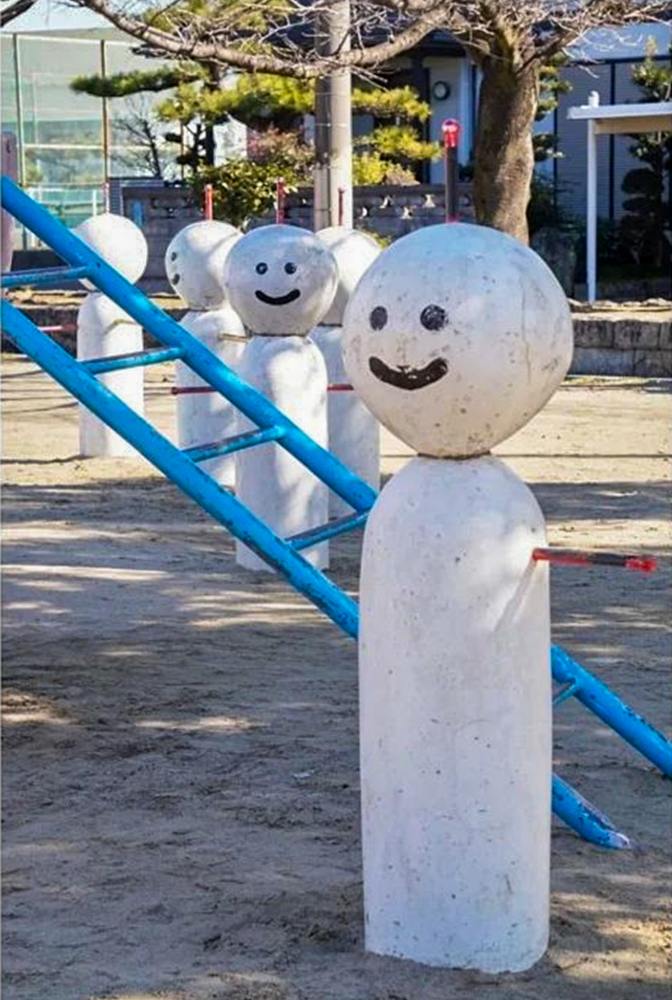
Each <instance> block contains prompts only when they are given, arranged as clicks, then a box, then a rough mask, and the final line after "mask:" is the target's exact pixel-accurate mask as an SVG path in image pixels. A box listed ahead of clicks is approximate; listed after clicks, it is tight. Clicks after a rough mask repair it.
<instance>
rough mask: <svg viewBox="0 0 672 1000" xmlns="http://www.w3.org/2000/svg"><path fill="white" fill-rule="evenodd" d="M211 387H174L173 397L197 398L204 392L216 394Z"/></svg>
mask: <svg viewBox="0 0 672 1000" xmlns="http://www.w3.org/2000/svg"><path fill="white" fill-rule="evenodd" d="M216 391H217V390H216V389H213V388H212V386H209V385H174V386H172V387H171V390H170V394H171V396H195V395H200V393H202V392H216Z"/></svg>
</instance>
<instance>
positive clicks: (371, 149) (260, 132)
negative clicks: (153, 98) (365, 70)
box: [71, 64, 441, 225]
mask: <svg viewBox="0 0 672 1000" xmlns="http://www.w3.org/2000/svg"><path fill="white" fill-rule="evenodd" d="M227 83H228V84H230V85H228V86H227ZM71 86H72V89H73V90H75V91H76V92H79V93H87V94H92V95H94V96H97V97H107V98H114V97H128V96H129V95H130V94H133V93H137V92H138V91H149V92H152V93H157V92H161V91H162V90H167V89H170V90H171V91H172V92H171V93H170V94H169V95H168V96H166V97H164V98H163V100H160V101H159V102H158V104H157V105H156V109H155V111H156V115H157V117H158V118H159V119H160V120H161V121H163V122H164V123H168V124H171V125H173V126H175V125H178V126H179V131H168V132H166V134H165V139H166V140H168V141H170V142H173V143H176V144H177V143H179V144H180V146H181V148H182V149H183V151H182V152H181V153H180V154H178V155H176V160H177V162H178V163H181V164H182V165H184V166H186V167H187V168H188V170H189V181H190V183H191V184H192V186H193V187H194V189H195V190H196V192H197V193H198V194H199V196H200V193H201V191H202V189H203V186H204V185H205V184H213V186H214V189H215V204H214V207H215V212H216V213H217V214H218V217H221V218H225V219H226V220H227V221H229V222H233V223H234V224H235V225H240V224H243V223H244V222H245V221H247V220H248V219H249V218H250V217H251V216H252V215H255V214H258V213H259V212H263V211H265V210H267V209H268V208H270V206H271V205H272V203H273V199H274V197H275V190H276V179H277V177H278V176H282V177H283V178H284V180H285V182H286V184H287V185H288V186H289V187H290V188H291V187H293V186H296V185H299V184H308V183H310V182H311V172H312V163H313V155H312V146H311V144H310V142H308V141H307V140H306V138H305V136H304V128H303V123H304V118H305V116H306V115H309V114H311V113H312V111H313V106H314V86H315V85H314V82H313V81H312V80H297V79H293V78H292V77H286V76H284V77H283V76H274V75H271V74H265V73H258V74H251V73H243V74H240V75H238V76H236V77H235V78H234V79H233V81H231V80H230V79H229V80H224V81H222V80H220V79H219V78H217V79H213V77H212V75H211V74H210V73H209V72H208V70H207V68H204V67H199V66H195V65H189V64H177V65H176V66H175V67H174V68H172V67H165V68H160V69H158V70H155V71H149V72H146V71H139V72H138V71H135V72H133V73H121V74H117V75H115V76H112V77H108V78H107V79H103V78H101V77H100V76H92V77H78V78H76V79H75V80H73V82H72V84H71ZM352 110H353V114H369V115H371V116H373V118H374V120H376V121H377V122H378V124H377V125H376V126H375V127H374V128H373V129H372V131H371V132H370V133H369V134H368V135H366V136H361V137H359V138H358V139H356V140H355V144H354V145H355V148H354V150H353V174H354V180H355V183H356V184H357V183H358V184H381V183H407V184H408V183H415V175H414V172H413V168H414V166H415V164H417V163H419V162H421V161H423V160H427V159H436V158H438V157H439V156H440V155H441V149H440V146H439V144H438V143H435V142H426V141H424V140H422V139H421V138H420V136H419V134H418V129H417V126H418V124H419V123H422V122H424V121H426V120H427V118H428V117H429V114H430V107H429V105H428V104H427V103H425V102H424V101H422V100H420V98H419V97H418V95H417V93H416V92H415V91H414V90H413V89H412V88H411V87H398V88H390V89H382V88H379V87H373V86H371V85H360V86H358V87H355V88H353V94H352ZM231 120H236V121H238V122H242V123H243V124H244V125H246V126H247V128H248V129H249V139H248V157H247V159H243V160H240V159H230V160H228V161H227V162H226V163H225V164H224V165H222V166H215V163H214V142H213V138H212V137H213V130H214V128H215V127H216V126H218V125H221V124H224V123H226V122H228V121H231ZM185 139H186V142H185Z"/></svg>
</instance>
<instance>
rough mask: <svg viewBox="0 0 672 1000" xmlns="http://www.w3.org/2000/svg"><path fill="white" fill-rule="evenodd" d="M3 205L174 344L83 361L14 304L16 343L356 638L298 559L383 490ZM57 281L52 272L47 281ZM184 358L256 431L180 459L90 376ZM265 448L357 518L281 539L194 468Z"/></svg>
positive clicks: (580, 825) (575, 688) (562, 795)
mask: <svg viewBox="0 0 672 1000" xmlns="http://www.w3.org/2000/svg"><path fill="white" fill-rule="evenodd" d="M2 204H3V208H5V209H6V210H7V211H8V212H10V213H11V214H12V215H14V216H15V218H17V219H18V220H19V221H20V222H21V223H23V224H24V225H25V226H26V227H27V228H29V229H30V230H31V231H32V232H34V233H35V234H36V235H37V236H38V237H39V238H40V239H41V240H42V241H43V242H44V243H46V244H47V245H49V246H51V247H52V249H53V250H55V251H56V253H58V254H59V256H61V257H62V258H63V259H64V260H65V261H66V262H67V263H68V265H69V268H64V269H54V270H59V271H60V273H61V276H62V275H63V274H64V273H66V272H67V273H68V274H69V275H70V277H72V275H73V273H74V271H77V272H78V274H79V276H81V275H82V274H85V275H86V276H87V277H88V278H89V280H90V281H91V282H93V284H94V285H95V286H96V287H97V288H98V289H100V290H101V291H103V292H104V293H105V294H107V295H108V296H109V297H110V298H111V299H113V300H114V301H115V302H116V303H117V304H118V305H120V306H121V307H122V308H123V309H124V310H125V311H126V312H127V313H128V314H129V315H131V316H132V317H133V318H134V319H135V320H137V322H139V323H140V324H142V325H143V326H144V327H145V328H146V329H147V330H148V331H149V332H150V333H151V334H153V336H154V337H156V338H157V339H158V340H159V341H160V342H162V343H163V344H165V345H167V346H166V347H164V348H162V349H159V350H154V351H148V352H143V353H142V354H134V355H123V356H119V357H117V358H103V359H100V360H94V361H88V362H78V361H76V360H75V359H74V358H72V357H71V356H70V355H69V354H68V353H67V352H66V351H64V350H63V349H62V348H61V347H59V346H58V345H57V344H56V343H54V342H53V341H52V340H51V339H50V338H49V337H48V336H46V335H45V334H43V333H42V332H41V331H39V330H38V329H37V327H35V326H34V324H33V323H32V322H31V321H30V320H29V319H27V318H26V317H25V316H24V315H23V314H22V313H20V312H19V311H18V310H17V309H16V308H15V307H14V306H12V305H11V304H10V303H8V302H6V301H3V303H2V323H3V327H4V329H5V332H6V333H7V335H8V336H9V338H10V339H11V340H13V341H14V342H15V344H16V345H17V346H18V347H19V348H20V350H21V351H23V352H24V353H25V354H27V355H28V356H29V357H31V358H32V359H33V360H34V361H35V362H36V363H37V364H39V365H40V366H41V367H42V368H44V369H45V371H47V372H48V373H49V374H50V375H52V376H53V377H54V378H55V379H56V380H57V381H58V382H60V383H61V385H63V386H64V387H65V388H66V389H67V390H68V391H69V392H71V393H72V395H74V396H75V397H76V398H77V399H79V400H80V401H81V402H82V403H84V404H85V405H86V406H87V407H88V408H89V409H90V410H92V412H93V413H95V414H96V416H98V417H99V418H100V419H101V420H103V421H104V422H105V423H107V424H109V426H110V427H112V428H113V429H114V430H115V431H117V433H118V434H120V435H121V436H122V437H124V438H125V439H126V440H128V441H129V442H130V443H131V444H132V445H133V446H134V447H135V448H136V449H137V450H138V451H139V452H141V453H142V454H143V455H144V456H145V457H146V458H148V459H149V461H151V462H152V463H153V464H154V465H155V466H156V467H157V468H158V469H160V470H161V471H162V472H163V473H164V474H165V475H166V476H167V477H168V478H169V479H171V480H172V481H173V482H174V483H175V484H176V485H177V486H179V487H180V488H181V489H182V490H183V491H184V492H185V493H187V495H189V496H190V497H191V498H192V499H193V500H195V502H196V503H197V504H199V506H201V507H203V509H204V510H207V511H208V513H210V514H211V515H212V517H213V518H215V520H217V521H218V522H219V523H220V524H222V525H223V526H224V527H225V528H227V529H228V530H229V531H230V532H231V533H232V534H233V535H234V536H235V537H236V538H238V539H240V540H241V541H242V542H244V543H245V544H246V545H248V546H249V548H251V549H252V550H253V551H254V552H255V553H256V554H257V555H259V556H260V557H261V558H262V559H264V560H265V561H266V562H268V563H269V564H270V565H271V566H273V567H274V568H275V569H276V570H278V572H279V573H281V574H282V575H283V576H284V577H285V578H286V579H287V580H288V581H289V582H290V583H291V584H292V586H294V587H295V588H296V589H297V590H299V591H300V592H301V593H302V594H304V595H305V596H306V597H307V598H308V599H309V600H311V601H312V602H313V603H314V604H315V605H317V607H319V608H321V609H322V610H323V611H324V612H325V613H326V614H327V615H328V616H329V617H330V618H331V619H332V620H333V621H334V622H335V623H336V624H337V625H339V626H340V627H341V628H342V629H343V630H344V631H345V632H347V633H348V635H351V636H352V637H353V638H354V637H356V636H357V632H358V627H359V614H358V608H357V605H356V604H355V602H354V601H353V600H352V599H351V598H350V597H348V595H347V594H345V593H344V592H343V591H342V590H340V589H339V588H338V587H336V586H335V585H334V584H333V583H332V582H331V581H330V580H329V579H328V578H327V577H326V576H325V575H324V574H323V573H321V572H320V571H319V570H317V569H315V568H314V567H313V566H311V565H310V563H308V562H307V561H306V560H305V559H304V558H303V557H302V556H301V555H300V553H299V550H300V549H304V548H308V547H310V546H312V545H316V544H318V543H319V542H321V541H324V540H326V539H327V538H330V537H334V536H336V535H338V534H341V533H342V532H343V531H347V530H352V529H353V528H355V527H358V526H360V525H361V524H363V523H364V522H365V520H366V517H367V514H368V512H369V510H370V509H371V507H372V506H373V503H374V502H375V499H376V493H375V491H374V490H373V489H371V487H370V486H368V485H367V484H366V483H364V482H363V481H362V480H360V479H358V477H356V476H354V475H353V474H352V473H351V472H349V471H348V470H347V469H346V468H345V466H343V465H342V464H341V463H340V462H339V461H338V460H337V459H335V458H334V456H333V455H331V454H330V453H329V452H327V451H325V450H324V449H323V448H321V447H320V446H319V445H318V444H316V443H315V442H314V441H313V440H312V439H311V438H309V437H308V436H307V435H306V434H305V433H304V432H303V431H301V430H300V428H298V427H297V426H296V425H295V424H294V423H292V421H290V420H289V419H288V418H287V417H285V416H284V414H282V413H281V412H280V411H279V410H278V409H276V407H274V406H273V404H272V403H270V402H269V400H267V399H266V398H265V397H264V396H262V395H261V394H260V393H259V392H257V391H256V390H255V389H253V388H252V387H251V386H249V385H247V384H246V383H245V382H243V381H242V380H241V379H240V378H239V377H238V376H237V375H236V374H235V373H234V372H233V371H232V370H231V369H230V368H228V367H227V366H226V365H225V364H224V363H223V362H222V361H221V360H220V359H218V358H217V357H216V356H215V355H214V354H212V353H211V352H210V351H209V350H208V349H207V348H206V347H204V346H203V345H202V344H200V343H199V342H198V341H197V340H195V339H194V338H193V337H192V336H191V335H190V334H189V333H187V332H186V331H185V330H184V329H183V328H182V327H181V326H180V325H179V324H178V323H176V322H175V321H174V320H172V319H170V317H168V316H167V315H166V314H165V313H163V312H162V311H161V310H160V309H158V308H157V307H156V306H155V305H153V303H151V302H149V301H148V299H147V298H146V297H145V296H144V295H143V294H142V293H141V292H139V291H138V289H137V288H135V286H134V285H132V284H130V282H128V281H126V279H125V278H123V277H122V276H121V275H120V274H119V273H118V272H117V271H115V270H114V269H113V268H112V267H110V265H109V264H107V263H105V261H103V260H102V259H101V258H100V257H99V256H98V255H97V254H96V253H94V251H92V250H91V249H90V248H89V247H87V246H86V244H84V243H83V242H82V241H81V240H80V239H79V238H78V237H77V236H75V234H74V233H71V232H69V231H68V230H67V229H66V228H65V227H64V226H63V225H62V224H61V223H60V222H58V221H57V220H56V219H53V218H52V217H51V216H50V215H49V213H48V212H47V211H46V210H45V209H44V208H42V207H41V206H40V205H38V204H36V203H35V202H33V201H32V200H31V199H30V198H29V197H28V196H27V195H26V194H24V193H23V192H22V191H21V190H20V189H19V188H18V187H17V186H16V185H15V184H13V183H12V182H11V181H8V180H6V179H3V185H2ZM53 273H54V271H53V270H52V271H51V272H50V274H53ZM36 276H37V277H36ZM7 277H8V278H9V279H10V281H9V282H7V284H6V285H5V281H4V280H3V285H5V286H6V287H8V286H11V287H15V286H16V285H17V284H19V282H21V281H22V280H23V281H27V280H28V279H29V278H30V279H32V280H33V281H36V280H37V281H39V282H44V281H45V280H46V281H49V274H46V273H45V272H24V273H23V275H21V273H19V274H12V275H8V276H7ZM176 358H179V359H181V360H182V361H183V362H184V363H185V364H187V365H188V366H189V367H190V368H191V369H192V370H193V371H195V372H196V373H197V374H198V375H200V376H201V378H203V379H204V380H205V381H206V382H207V383H209V385H211V386H212V387H213V388H214V389H216V390H217V391H218V392H220V393H221V394H222V395H223V396H225V397H226V398H227V399H229V400H230V401H231V402H232V403H233V404H234V405H235V406H236V407H237V408H238V409H240V410H241V411H242V412H243V413H244V414H245V415H246V416H247V417H248V418H249V419H250V420H251V421H252V422H253V423H255V424H256V425H257V426H258V428H259V430H257V431H251V432H248V433H247V434H242V435H236V436H235V437H233V438H229V439H228V441H222V442H213V443H211V444H204V445H202V446H199V447H197V448H190V449H186V450H184V451H181V450H180V449H179V448H177V447H175V445H173V444H172V443H171V442H170V441H169V440H168V439H167V438H165V437H164V436H163V435H161V434H160V433H159V432H158V431H157V430H156V429H155V428H154V427H152V426H151V425H150V424H149V423H148V422H147V421H146V420H145V419H144V418H143V417H140V416H139V415H138V414H137V413H135V411H134V410H131V409H130V408H129V407H128V406H126V405H125V404H124V403H123V402H122V401H121V400H120V399H118V398H117V397H116V396H115V395H114V394H113V393H111V392H110V391H109V390H108V389H107V388H106V387H105V386H103V385H102V384H100V383H99V382H98V381H97V380H96V378H95V377H94V374H100V373H101V372H104V371H113V370H116V369H119V368H128V367H132V366H134V365H136V364H152V363H157V362H159V361H164V360H169V359H176ZM268 441H276V442H277V443H278V445H279V446H280V447H283V448H286V449H287V451H289V452H291V454H293V455H294V456H295V457H296V458H297V459H298V460H299V461H301V462H302V463H303V464H304V465H305V466H306V467H307V468H309V469H310V470H311V471H312V472H313V473H314V474H315V475H316V476H317V477H318V478H319V479H321V480H322V481H323V482H324V483H326V485H327V486H329V487H330V488H331V489H332V490H334V491H335V492H336V493H337V494H338V495H339V496H340V497H342V498H343V499H344V500H346V502H348V503H349V504H350V505H351V506H352V507H353V508H354V513H353V514H352V515H348V516H347V517H345V518H340V519H339V520H337V521H332V522H330V523H329V524H326V525H322V526H320V527H318V528H314V529H311V530H310V531H307V532H302V533H301V534H300V535H295V536H293V537H292V538H289V539H282V538H279V537H278V536H277V535H276V534H275V533H274V532H273V531H271V530H270V528H268V526H267V525H266V524H264V523H263V522H262V521H261V520H259V518H257V517H256V516H255V515H254V514H253V513H252V512H251V511H250V510H249V509H248V508H247V507H245V506H244V505H243V504H241V503H240V501H238V500H237V499H236V498H235V497H233V496H232V495H231V494H230V493H228V492H227V491H226V490H225V489H223V488H222V487H221V486H220V485H219V484H218V483H217V482H215V480H214V479H212V477H211V476H209V475H208V474H207V473H205V472H204V471H203V470H202V469H201V468H200V467H199V465H198V462H201V461H204V460H205V459H206V458H210V457H213V456H215V455H222V454H230V453H232V452H234V451H237V450H240V449H241V448H244V447H253V446H255V445H257V444H261V443H263V442H268ZM551 667H552V670H553V675H554V679H555V680H556V681H558V682H559V683H564V684H567V685H571V691H570V689H569V688H567V689H566V691H567V696H569V695H570V694H571V695H573V696H575V697H577V698H579V699H580V700H581V701H582V702H583V703H584V704H585V705H586V706H587V707H588V708H590V709H591V710H592V711H594V712H595V713H596V714H597V715H598V716H599V717H600V718H602V719H603V720H604V721H605V722H606V723H607V724H608V725H610V726H611V727H612V728H613V729H614V730H615V731H616V732H618V733H619V734H620V735H621V736H623V737H624V738H625V739H626V740H628V741H629V742H630V743H631V744H632V745H633V746H634V747H636V749H638V750H639V751H640V752H641V753H642V754H644V756H646V757H647V758H648V759H649V760H651V761H652V762H653V763H654V764H656V766H657V767H660V768H661V770H663V771H664V773H666V774H668V775H670V774H672V746H671V745H670V743H669V741H667V740H666V739H665V737H663V736H662V735H661V734H660V733H657V732H656V730H654V729H652V727H651V726H649V725H648V723H646V722H645V720H643V719H642V718H641V717H640V716H638V715H636V713H634V712H633V710H632V709H630V708H629V707H628V706H627V705H625V703H624V702H622V701H621V700H620V699H619V698H618V697H617V696H616V695H614V694H613V692H611V691H610V690H609V689H608V688H607V687H606V686H605V685H603V684H601V682H600V681H598V680H597V679H596V678H594V677H593V676H592V675H591V674H590V673H588V671H586V670H584V669H583V668H582V667H580V666H579V665H578V664H576V663H574V661H573V660H572V659H571V658H570V657H569V656H567V654H566V653H564V652H563V651H562V650H560V649H557V648H556V647H553V648H552V650H551ZM562 694H563V693H561V697H562ZM553 810H554V812H555V813H556V815H558V816H559V817H560V818H561V819H563V820H564V821H565V822H566V823H568V824H569V825H570V826H571V827H572V828H573V829H575V830H576V831H577V832H578V833H579V834H580V835H581V836H583V837H585V838H586V839H588V840H591V841H592V842H593V843H596V844H600V845H602V846H605V847H612V848H622V847H626V846H628V844H629V841H628V838H627V836H626V835H625V834H623V833H621V832H620V831H618V830H617V829H616V828H615V827H614V825H613V824H612V823H611V821H610V820H609V819H608V818H607V817H605V816H604V814H603V813H601V812H600V811H599V810H598V809H596V808H595V807H594V806H592V805H591V804H590V803H588V802H587V801H586V800H585V799H584V798H583V797H582V796H581V795H580V794H579V793H578V792H577V791H576V790H575V789H573V788H572V787H571V786H570V785H568V784H567V783H566V782H564V781H563V780H562V779H561V778H559V777H557V776H556V775H554V776H553Z"/></svg>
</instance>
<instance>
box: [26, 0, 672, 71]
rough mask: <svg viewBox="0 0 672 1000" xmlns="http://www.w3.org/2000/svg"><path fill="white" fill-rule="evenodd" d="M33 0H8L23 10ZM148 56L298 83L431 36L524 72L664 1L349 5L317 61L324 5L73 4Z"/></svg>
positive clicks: (658, 9) (253, 0)
mask: <svg viewBox="0 0 672 1000" xmlns="http://www.w3.org/2000/svg"><path fill="white" fill-rule="evenodd" d="M33 2H34V0H15V2H14V4H13V5H12V6H13V7H15V6H17V5H19V4H32V3H33ZM75 3H76V5H78V6H83V7H87V8H88V9H89V10H93V11H95V12H96V13H98V14H101V15H102V16H103V17H105V18H106V19H107V20H108V21H110V22H111V23H112V24H114V25H115V26H116V27H117V28H119V29H120V30H121V31H124V32H125V33H127V34H128V35H130V36H131V37H133V38H135V39H137V41H139V42H141V43H142V45H143V46H145V47H147V48H148V49H149V50H151V51H153V52H155V53H156V54H163V55H166V56H168V57H169V58H172V59H181V60H195V61H197V62H207V63H212V64H213V65H214V64H218V65H226V66H233V67H236V68H238V69H242V70H246V71H248V72H262V73H277V74H281V75H288V76H294V77H298V78H303V79H309V78H315V77H317V76H320V75H322V74H324V73H325V72H329V71H333V70H335V69H353V70H357V72H359V73H366V72H367V71H368V72H375V71H376V70H377V69H379V68H380V67H381V66H382V65H383V64H384V63H386V62H388V61H390V60H391V59H393V58H395V57H396V56H398V55H400V54H402V53H403V52H405V51H407V50H408V49H410V48H412V47H413V46H415V45H417V44H418V43H419V42H421V41H422V39H423V38H425V37H426V36H427V35H429V34H431V33H432V32H433V31H438V30H442V31H446V32H449V33H451V34H452V35H453V36H454V37H455V38H456V39H457V40H458V41H459V42H460V43H461V44H462V45H464V47H465V49H466V50H467V51H468V52H469V53H470V55H472V56H473V57H474V58H475V59H476V61H482V60H483V59H484V58H486V57H488V56H490V57H492V58H500V59H501V58H505V59H507V61H508V59H509V58H511V62H512V65H513V67H514V68H518V69H519V70H522V71H524V70H525V69H526V68H528V67H529V65H530V64H531V63H541V62H542V61H543V60H544V59H546V58H548V57H550V56H551V55H552V54H553V53H555V52H557V51H559V50H560V49H562V48H563V47H565V46H567V45H568V44H570V43H571V42H573V41H575V40H576V39H577V38H579V37H580V36H581V35H582V34H584V33H585V32H586V31H589V30H590V29H591V28H596V27H601V26H607V25H619V24H620V25H624V24H628V23H631V22H635V21H643V20H650V19H655V18H657V17H661V16H664V15H665V14H668V15H669V10H670V4H669V0H352V19H351V20H352V27H351V36H350V46H349V47H348V46H342V47H341V48H340V49H339V50H338V51H336V52H333V53H331V54H329V55H325V54H324V51H320V49H321V48H322V47H321V46H320V45H319V44H318V43H319V38H320V30H321V29H320V22H321V19H320V14H324V13H325V12H328V9H329V4H330V0H272V2H271V0H269V2H265V0H213V2H211V3H210V4H207V3H206V4H202V3H199V4H198V5H197V4H195V3H193V2H191V0H167V2H165V3H163V4H161V3H159V4H158V5H156V6H153V7H151V8H150V9H149V11H147V13H145V14H144V15H143V13H142V12H138V8H137V5H134V4H133V3H131V2H129V0H75Z"/></svg>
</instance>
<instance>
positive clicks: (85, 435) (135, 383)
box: [77, 292, 144, 458]
mask: <svg viewBox="0 0 672 1000" xmlns="http://www.w3.org/2000/svg"><path fill="white" fill-rule="evenodd" d="M142 349H143V343H142V329H141V328H140V326H139V325H138V324H137V323H136V322H135V320H133V319H131V317H130V316H129V315H128V313H125V312H124V310H123V309H122V308H121V307H120V306H118V305H117V304H116V302H113V301H112V299H109V298H108V297H107V296H106V295H103V294H102V292H91V293H90V294H89V295H87V296H86V298H85V299H84V301H83V303H82V305H81V307H80V310H79V315H78V317H77V359H78V360H79V361H87V360H91V359H92V358H106V357H110V356H111V355H114V354H132V353H135V352H138V351H142ZM143 376H144V369H143V368H127V369H122V370H121V371H116V372H107V373H106V374H104V375H97V376H96V378H97V379H98V381H99V382H100V383H101V384H102V385H105V386H106V387H107V388H108V389H109V390H110V392H113V393H114V394H115V396H118V397H119V399H121V400H122V401H123V402H124V403H126V405H127V406H130V407H131V409H133V410H135V412H136V413H139V414H140V415H141V416H142V415H143V413H144V377H143ZM79 447H80V451H81V453H82V455H86V456H88V457H94V456H106V457H115V458H117V457H119V458H120V457H124V456H137V454H138V453H137V451H136V450H135V448H133V447H132V445H130V444H129V443H128V441H125V440H124V438H122V437H120V436H119V435H118V434H117V433H115V431H113V430H112V428H111V427H108V426H107V424H104V423H103V422H102V420H99V419H98V417H95V416H94V415H93V413H91V411H90V410H88V409H87V408H86V407H85V406H82V405H80V408H79Z"/></svg>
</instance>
